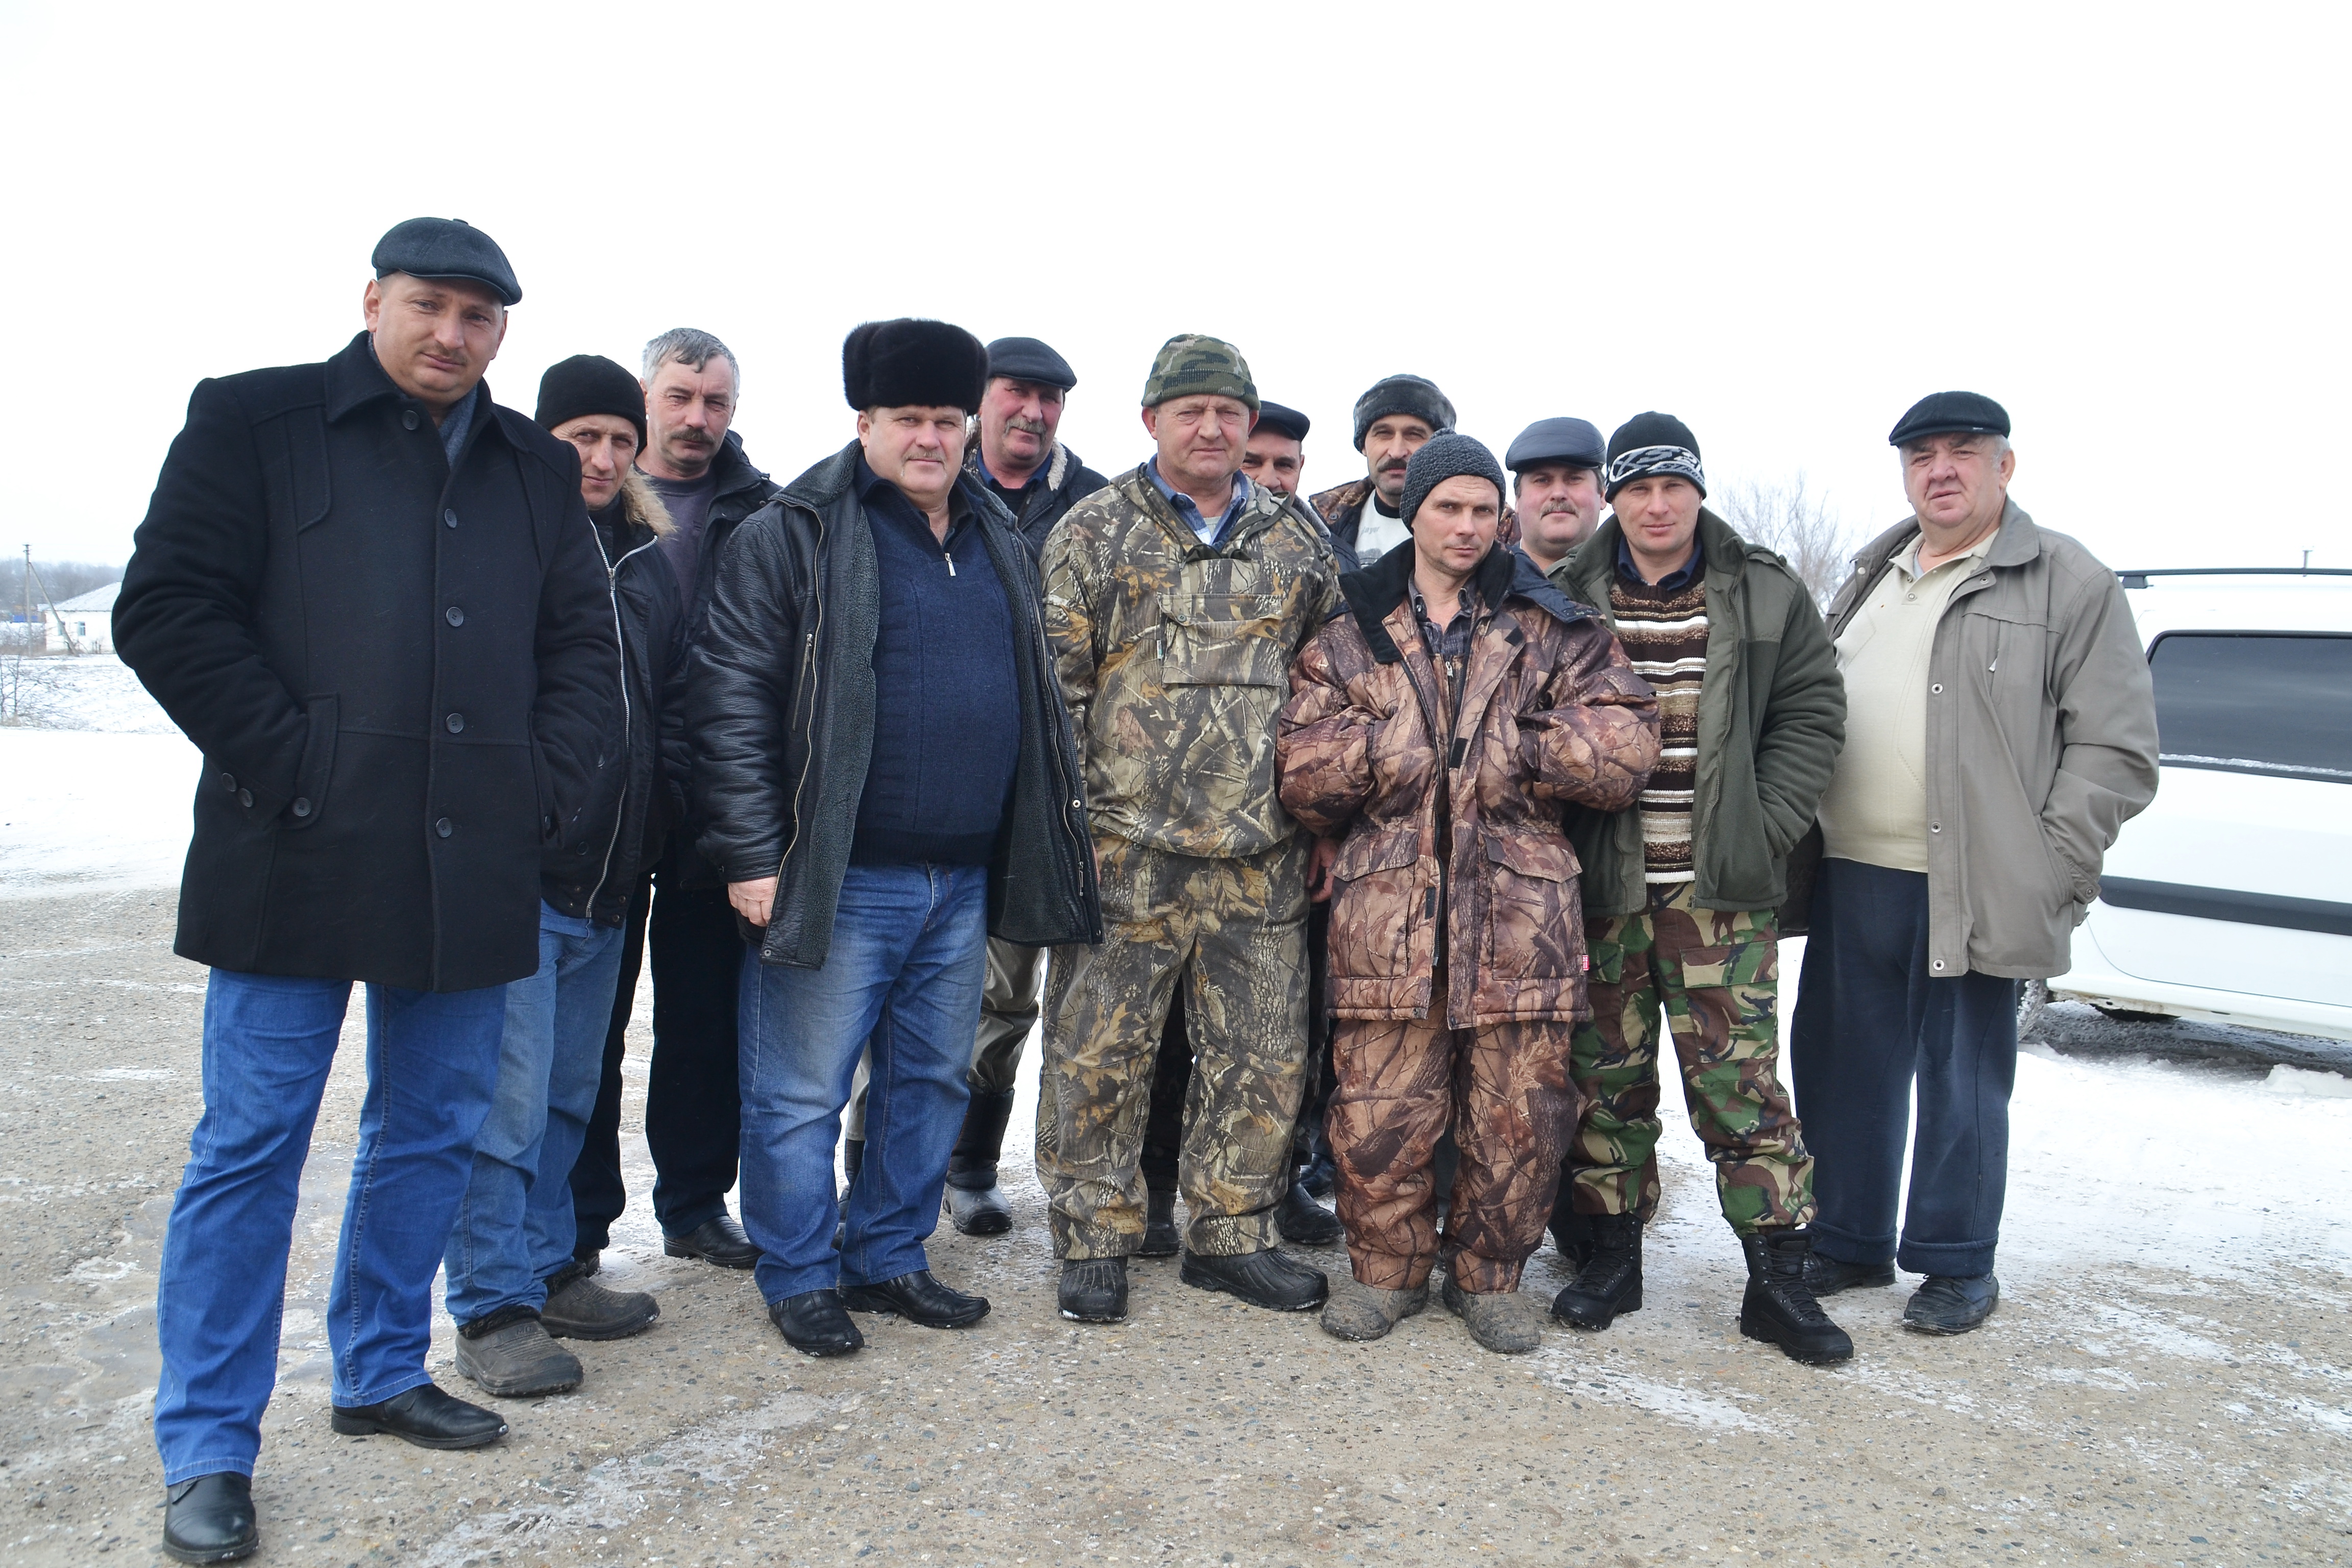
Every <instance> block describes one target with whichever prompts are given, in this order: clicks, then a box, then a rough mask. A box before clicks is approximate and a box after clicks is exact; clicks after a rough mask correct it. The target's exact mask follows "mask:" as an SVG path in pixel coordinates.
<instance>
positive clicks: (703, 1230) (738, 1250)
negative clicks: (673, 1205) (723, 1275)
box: [662, 1214, 760, 1268]
mask: <svg viewBox="0 0 2352 1568" xmlns="http://www.w3.org/2000/svg"><path fill="white" fill-rule="evenodd" d="M662 1250H663V1251H664V1252H666V1253H667V1254H669V1256H671V1257H672V1258H701V1259H702V1260H703V1261H704V1262H705V1263H716V1264H717V1265H719V1268H751V1267H753V1266H754V1265H756V1264H757V1263H758V1262H759V1261H760V1249H759V1248H758V1247H754V1246H752V1245H751V1237H748V1236H745V1235H744V1234H743V1227H742V1226H740V1225H737V1224H736V1223H735V1216H734V1215H724V1214H723V1215H719V1217H718V1218H717V1219H707V1220H704V1221H703V1222H702V1223H701V1224H700V1225H698V1226H695V1227H694V1228H693V1229H692V1230H689V1231H688V1232H687V1233H686V1234H685V1235H684V1236H665V1237H662Z"/></svg>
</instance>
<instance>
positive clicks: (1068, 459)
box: [963, 427, 1078, 495]
mask: <svg viewBox="0 0 2352 1568" xmlns="http://www.w3.org/2000/svg"><path fill="white" fill-rule="evenodd" d="M963 471H964V472H965V473H967V474H970V475H971V477H972V478H973V479H978V480H979V481H980V482H981V483H982V484H986V483H987V482H988V470H987V469H986V468H982V466H981V461H980V431H979V430H978V428H977V427H975V428H974V429H973V431H972V433H971V443H970V444H969V445H968V446H966V447H964V453H963ZM1077 471H1078V455H1077V454H1076V452H1073V451H1071V450H1070V449H1069V448H1068V447H1065V446H1063V445H1062V444H1061V442H1059V441H1055V443H1054V452H1053V456H1051V457H1049V458H1046V459H1045V493H1046V494H1047V495H1059V494H1060V493H1061V490H1062V487H1063V486H1064V485H1066V484H1068V483H1069V482H1070V476H1071V475H1072V474H1075V473H1076V472H1077ZM1029 477H1030V479H1033V480H1034V479H1035V478H1036V477H1037V476H1036V475H1035V474H1031V475H1030V476H1029ZM1021 488H1022V489H1028V488H1029V487H1028V486H1027V485H1024V486H1022V487H1021Z"/></svg>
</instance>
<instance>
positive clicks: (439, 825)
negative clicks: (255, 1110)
mask: <svg viewBox="0 0 2352 1568" xmlns="http://www.w3.org/2000/svg"><path fill="white" fill-rule="evenodd" d="M433 831H434V832H436V833H437V834H439V835H440V836H441V837H444V838H446V837H449V833H450V827H449V819H448V818H447V817H446V816H445V817H443V818H442V819H441V820H440V821H438V822H436V823H435V824H434V825H433ZM1938 967H1941V966H1940V965H1939V966H1938Z"/></svg>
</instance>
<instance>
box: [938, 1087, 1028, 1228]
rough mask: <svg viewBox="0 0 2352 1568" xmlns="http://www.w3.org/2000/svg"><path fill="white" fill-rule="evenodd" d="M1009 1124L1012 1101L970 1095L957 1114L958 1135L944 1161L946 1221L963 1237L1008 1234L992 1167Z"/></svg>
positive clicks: (1007, 1209) (1008, 1209)
mask: <svg viewBox="0 0 2352 1568" xmlns="http://www.w3.org/2000/svg"><path fill="white" fill-rule="evenodd" d="M1012 1120H1013V1095H1012V1092H1011V1091H1010V1090H1008V1091H1006V1092H1005V1093H1003V1094H975V1095H973V1096H972V1097H971V1105H970V1106H969V1107H968V1108H966V1110H964V1113H963V1131H961V1133H959V1134H957V1136H956V1143H955V1149H954V1150H953V1152H950V1154H949V1155H948V1185H947V1200H948V1217H949V1218H950V1220H952V1221H953V1222H954V1223H955V1227H956V1228H957V1229H958V1230H960V1231H961V1232H963V1234H964V1235H966V1236H1003V1234H1004V1233H1005V1232H1006V1231H1008V1230H1011V1229H1012V1228H1013V1205H1011V1204H1010V1203H1008V1202H1006V1201H1005V1197H1004V1193H1003V1189H1002V1188H1000V1187H999V1186H997V1184H996V1162H997V1158H998V1156H999V1155H1001V1154H1002V1153H1003V1152H1004V1128H1005V1124H1006V1123H1007V1122H1009V1121H1012Z"/></svg>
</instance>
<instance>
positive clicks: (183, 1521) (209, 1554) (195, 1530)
mask: <svg viewBox="0 0 2352 1568" xmlns="http://www.w3.org/2000/svg"><path fill="white" fill-rule="evenodd" d="M260 1544H261V1527H260V1526H259V1525H258V1524H257V1523H256V1522H255V1521H254V1517H253V1482H252V1481H250V1480H248V1479H247V1478H245V1477H243V1476H240V1475H238V1474H237V1473H236V1471H235V1470H224V1471H222V1472H221V1473H220V1474H219V1475H216V1476H198V1477H197V1478H196V1479H194V1480H192V1481H182V1482H181V1483H180V1484H179V1485H178V1486H175V1487H165V1488H164V1489H163V1554H164V1555H165V1556H166V1557H169V1558H171V1559H173V1561H174V1562H179V1563H234V1562H236V1560H237V1559H238V1558H240V1557H250V1556H252V1555H253V1549H254V1548H255V1547H257V1546H258V1545H260Z"/></svg>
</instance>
